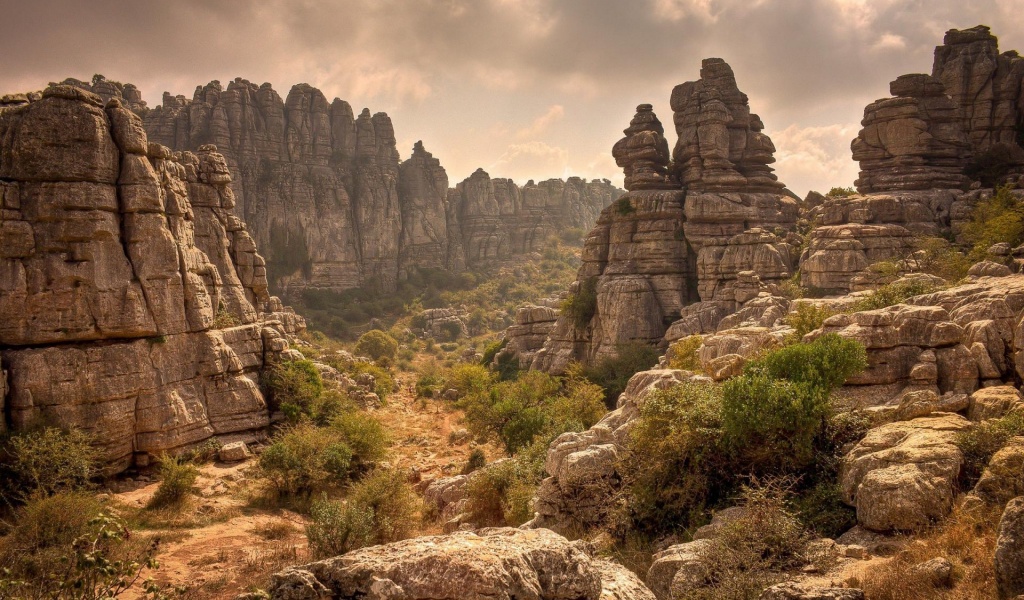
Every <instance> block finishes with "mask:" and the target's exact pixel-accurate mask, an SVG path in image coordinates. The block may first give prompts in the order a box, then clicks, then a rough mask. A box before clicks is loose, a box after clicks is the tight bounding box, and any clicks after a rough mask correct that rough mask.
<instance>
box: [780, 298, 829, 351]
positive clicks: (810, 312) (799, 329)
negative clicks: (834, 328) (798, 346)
mask: <svg viewBox="0 0 1024 600" xmlns="http://www.w3.org/2000/svg"><path fill="white" fill-rule="evenodd" d="M834 314H836V311H834V310H832V309H831V308H830V307H828V306H826V305H824V304H822V305H817V304H810V303H807V302H802V303H800V304H797V305H796V310H794V311H793V312H791V313H789V314H788V315H786V325H789V326H790V327H792V328H793V333H792V336H791V340H789V341H790V342H792V343H795V342H799V341H800V340H802V339H803V338H804V336H805V335H807V334H808V333H810V332H812V331H814V330H815V329H820V328H821V325H822V323H824V322H825V319H827V318H829V317H831V316H832V315H834Z"/></svg>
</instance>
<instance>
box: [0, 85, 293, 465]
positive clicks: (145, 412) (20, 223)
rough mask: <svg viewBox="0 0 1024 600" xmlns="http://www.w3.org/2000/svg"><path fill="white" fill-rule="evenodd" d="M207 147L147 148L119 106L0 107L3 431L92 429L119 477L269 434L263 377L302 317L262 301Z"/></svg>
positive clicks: (65, 89)
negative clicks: (214, 443) (151, 463)
mask: <svg viewBox="0 0 1024 600" xmlns="http://www.w3.org/2000/svg"><path fill="white" fill-rule="evenodd" d="M230 183H231V175H230V173H229V171H228V168H227V165H226V164H225V162H224V158H223V157H222V156H221V155H220V154H217V153H216V151H215V149H214V148H213V147H212V146H200V147H199V148H197V152H196V153H194V154H193V153H191V152H183V153H182V152H179V153H172V152H171V151H170V150H168V149H167V148H165V147H163V146H160V145H158V144H154V143H150V142H149V141H148V140H147V136H146V133H145V131H144V130H143V126H142V121H141V119H140V118H139V117H138V116H137V115H136V114H135V113H133V112H132V111H130V110H128V109H127V108H125V107H124V106H123V104H122V102H121V101H120V100H118V99H117V98H114V99H111V100H109V101H108V102H106V103H104V101H103V100H102V99H101V98H100V97H99V96H97V95H95V94H92V93H90V92H87V91H83V90H82V89H79V88H78V87H73V86H67V85H57V86H51V87H50V88H48V89H47V90H46V91H44V92H42V94H31V95H13V96H4V97H3V98H2V100H0V206H2V212H0V356H2V367H3V369H4V377H3V378H2V379H3V380H4V382H5V384H4V386H3V387H0V407H2V408H3V415H4V419H3V424H2V425H0V426H2V427H5V428H6V427H12V428H14V429H22V428H25V427H28V426H31V425H33V424H34V423H39V422H44V423H51V424H55V425H60V426H74V427H78V428H81V429H82V430H83V431H85V432H87V433H89V434H92V435H93V436H94V437H95V439H96V441H97V443H98V444H100V446H101V447H102V450H103V452H104V453H105V457H106V459H107V460H108V461H109V463H110V465H111V466H110V468H111V469H112V470H115V471H116V470H119V469H122V468H124V467H126V466H128V465H129V464H131V462H132V460H133V458H140V457H145V456H146V455H147V454H153V453H157V452H161V451H165V450H175V449H181V448H184V447H187V446H190V445H193V444H197V443H199V442H202V441H204V440H206V439H209V438H211V437H217V438H220V439H221V440H225V441H228V440H235V439H252V438H254V437H257V436H260V435H262V434H261V430H262V429H263V428H264V427H265V426H266V425H267V424H268V420H269V415H268V411H267V406H266V403H265V402H264V398H263V396H262V394H261V393H260V391H259V389H258V387H257V385H256V377H257V375H258V373H259V371H260V370H261V369H262V368H263V366H264V365H265V364H267V363H268V362H271V361H273V360H275V359H276V357H277V356H279V355H280V354H281V353H282V352H285V351H287V347H288V343H287V341H286V338H287V336H288V335H289V334H291V333H294V332H296V331H298V330H301V329H302V328H304V323H303V321H302V319H301V318H300V317H297V316H296V315H295V314H294V313H293V312H291V311H290V310H289V309H283V308H282V307H281V303H280V301H278V300H277V298H273V297H271V296H269V294H268V292H267V278H266V272H265V268H264V261H263V258H262V257H261V256H260V255H259V254H258V253H257V252H256V245H255V244H254V242H253V239H252V237H250V235H249V234H248V232H247V231H246V229H245V226H244V225H243V224H242V222H241V221H240V220H239V219H238V218H237V217H235V216H234V215H233V213H232V210H231V209H232V207H233V205H234V196H233V194H232V191H231V187H230V185H229V184H230Z"/></svg>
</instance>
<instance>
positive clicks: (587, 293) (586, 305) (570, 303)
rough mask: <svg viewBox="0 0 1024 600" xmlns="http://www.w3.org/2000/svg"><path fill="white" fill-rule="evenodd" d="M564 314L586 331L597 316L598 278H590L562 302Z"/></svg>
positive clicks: (577, 326)
mask: <svg viewBox="0 0 1024 600" xmlns="http://www.w3.org/2000/svg"><path fill="white" fill-rule="evenodd" d="M562 314H564V315H565V316H567V317H568V318H569V320H570V321H571V322H572V323H573V325H575V326H576V329H586V327H587V325H589V324H590V320H591V319H593V318H594V315H595V314H597V277H588V278H587V279H584V280H582V281H580V282H579V286H578V287H577V288H576V291H575V292H573V293H571V294H569V297H568V298H566V299H565V300H563V301H562Z"/></svg>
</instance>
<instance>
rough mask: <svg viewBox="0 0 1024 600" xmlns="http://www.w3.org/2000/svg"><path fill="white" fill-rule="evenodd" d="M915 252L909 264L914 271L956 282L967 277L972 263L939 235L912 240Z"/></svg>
mask: <svg viewBox="0 0 1024 600" xmlns="http://www.w3.org/2000/svg"><path fill="white" fill-rule="evenodd" d="M914 247H915V248H916V252H915V253H914V256H913V258H912V259H910V262H911V264H912V265H913V266H914V270H915V271H920V272H921V273H927V274H929V275H935V276H936V277H941V278H943V279H945V280H946V281H949V282H957V281H960V280H961V279H963V278H964V277H967V271H969V270H970V268H971V265H972V264H973V263H972V262H971V261H970V259H968V258H967V256H965V255H964V253H963V252H961V251H959V250H958V249H956V248H955V247H954V246H953V245H952V244H951V243H950V242H949V240H946V239H943V238H940V237H921V238H917V239H916V240H914Z"/></svg>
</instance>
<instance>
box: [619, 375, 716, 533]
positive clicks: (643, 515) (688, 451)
mask: <svg viewBox="0 0 1024 600" xmlns="http://www.w3.org/2000/svg"><path fill="white" fill-rule="evenodd" d="M721 411H722V392H721V388H720V387H719V386H717V385H714V384H711V383H704V382H687V383H683V384H681V385H677V386H673V387H670V388H668V389H664V390H657V391H655V392H653V393H652V394H651V395H649V396H648V397H647V399H646V401H645V402H644V404H643V406H642V407H641V408H640V416H639V418H638V419H637V421H636V425H634V427H633V429H632V430H631V431H630V435H629V438H628V441H627V443H626V447H627V450H628V452H627V454H626V456H625V457H624V458H623V462H624V465H623V466H622V467H621V468H619V469H618V471H619V472H620V473H623V476H624V481H623V483H624V485H625V489H626V490H627V503H626V505H625V511H626V513H627V514H626V515H624V516H625V517H626V518H627V519H628V522H629V526H628V528H629V529H637V530H639V531H646V532H660V531H670V530H674V529H680V528H685V527H687V526H688V525H689V524H690V523H691V522H693V521H694V520H699V516H700V515H701V514H702V513H703V511H704V509H705V507H706V506H709V505H713V504H714V503H715V502H717V500H718V499H720V498H722V497H724V496H726V495H727V494H728V492H729V491H730V490H731V489H732V488H733V485H734V484H733V481H732V477H733V476H734V475H733V472H732V471H731V470H730V468H729V467H730V465H729V464H728V462H727V455H726V452H725V451H724V449H723V448H722V442H721V439H722V435H721V425H722V420H721V419H722V417H721Z"/></svg>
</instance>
